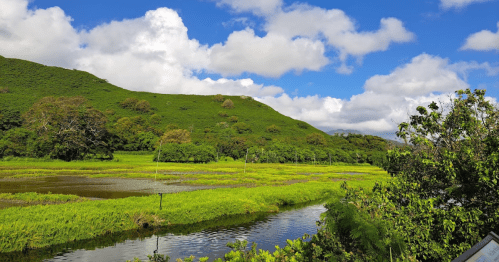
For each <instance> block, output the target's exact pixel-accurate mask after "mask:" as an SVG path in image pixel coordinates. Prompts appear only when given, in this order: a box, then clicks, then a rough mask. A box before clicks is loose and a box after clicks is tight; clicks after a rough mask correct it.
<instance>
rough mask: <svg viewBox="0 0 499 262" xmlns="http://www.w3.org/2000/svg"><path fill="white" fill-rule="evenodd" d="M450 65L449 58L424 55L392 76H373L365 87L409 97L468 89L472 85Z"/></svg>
mask: <svg viewBox="0 0 499 262" xmlns="http://www.w3.org/2000/svg"><path fill="white" fill-rule="evenodd" d="M447 66H448V60H447V59H443V58H440V57H437V56H431V55H428V54H421V55H419V56H416V57H414V58H413V59H412V61H411V62H410V63H408V64H406V65H404V66H402V67H398V68H396V69H395V70H394V71H393V72H391V73H390V74H389V75H375V76H373V77H371V78H369V79H368V80H367V81H366V83H365V85H364V88H365V89H366V90H368V91H374V92H377V93H387V94H390V93H391V94H395V93H396V94H399V95H406V96H417V95H427V94H429V93H431V92H451V91H453V90H457V89H466V88H468V87H469V85H468V84H467V83H466V82H464V81H463V80H462V79H461V78H459V76H458V75H457V73H456V72H454V71H452V70H450V69H449V68H447Z"/></svg>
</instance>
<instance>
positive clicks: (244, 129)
mask: <svg viewBox="0 0 499 262" xmlns="http://www.w3.org/2000/svg"><path fill="white" fill-rule="evenodd" d="M232 129H234V130H235V131H236V132H238V133H239V134H244V133H250V132H251V126H250V125H248V124H246V123H243V122H238V123H235V124H234V125H232Z"/></svg>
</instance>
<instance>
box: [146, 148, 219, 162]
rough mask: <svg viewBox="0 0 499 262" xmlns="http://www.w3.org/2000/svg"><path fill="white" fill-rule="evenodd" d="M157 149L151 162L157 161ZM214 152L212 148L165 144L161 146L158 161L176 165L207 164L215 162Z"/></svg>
mask: <svg viewBox="0 0 499 262" xmlns="http://www.w3.org/2000/svg"><path fill="white" fill-rule="evenodd" d="M158 153H159V148H158V149H156V151H155V152H154V158H153V160H157V156H158ZM216 155H217V153H216V151H215V148H213V147H212V146H207V145H194V144H191V143H186V144H165V145H162V146H161V153H160V154H159V161H161V162H176V163H186V162H194V163H208V162H210V161H215V159H216Z"/></svg>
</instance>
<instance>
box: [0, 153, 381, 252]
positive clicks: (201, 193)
mask: <svg viewBox="0 0 499 262" xmlns="http://www.w3.org/2000/svg"><path fill="white" fill-rule="evenodd" d="M151 156H152V155H132V154H121V155H120V154H116V158H117V160H118V161H114V162H109V161H101V162H86V161H78V162H59V161H55V162H26V161H23V160H19V161H13V160H11V161H3V162H2V163H1V164H2V167H1V168H0V178H10V179H19V178H21V177H25V178H27V179H33V178H37V177H44V176H59V175H65V176H67V175H76V176H86V177H90V178H91V177H120V178H145V179H151V180H152V179H154V177H156V179H158V180H175V181H182V182H183V183H186V184H190V185H230V186H234V187H230V188H218V189H211V190H198V191H192V192H181V193H175V194H165V195H163V208H162V209H161V210H160V209H159V196H158V195H150V196H145V197H128V198H122V199H109V200H100V201H83V202H72V203H71V202H70V203H65V204H60V205H35V206H29V207H11V208H6V209H3V210H2V211H1V212H0V221H2V222H1V223H0V252H11V251H22V250H27V249H34V248H41V247H47V246H51V245H55V244H62V243H67V242H71V241H76V240H83V239H92V238H94V237H96V236H102V235H105V234H109V233H113V232H121V231H125V230H132V229H137V228H141V227H146V226H147V227H156V226H168V225H170V226H171V225H189V224H194V223H199V222H203V221H210V220H214V219H220V218H222V217H226V216H230V215H237V214H254V213H258V212H277V211H278V210H279V207H281V206H283V205H292V204H297V203H304V202H308V201H312V200H318V199H325V198H331V197H334V198H339V197H341V195H340V194H341V193H340V192H343V191H342V190H340V184H341V183H340V182H339V180H347V182H348V184H349V185H350V186H354V187H357V186H361V187H364V188H370V187H372V186H374V184H375V182H382V181H387V180H389V179H390V177H389V176H388V174H387V173H386V171H384V170H382V169H380V168H378V167H373V166H369V165H357V166H347V165H342V164H339V165H331V166H325V165H322V166H321V165H303V164H298V165H296V164H253V163H248V164H247V166H246V173H244V171H243V170H244V162H238V161H232V162H219V163H209V164H175V163H160V164H159V169H158V174H157V175H156V174H155V171H156V163H155V162H153V161H151V159H152V157H151ZM350 172H355V173H364V174H360V175H359V174H356V175H349V174H338V173H350ZM2 195H3V196H4V197H12V196H16V197H19V198H24V199H29V198H32V199H36V198H44V197H47V196H45V195H40V194H38V195H33V194H31V193H28V194H25V195H18V194H14V195H9V194H2ZM49 197H53V196H49ZM55 199H59V200H61V199H63V197H62V196H59V195H58V196H57V197H55Z"/></svg>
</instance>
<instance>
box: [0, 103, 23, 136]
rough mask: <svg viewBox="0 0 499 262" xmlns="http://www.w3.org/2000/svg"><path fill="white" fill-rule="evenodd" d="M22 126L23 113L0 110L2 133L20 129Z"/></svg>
mask: <svg viewBox="0 0 499 262" xmlns="http://www.w3.org/2000/svg"><path fill="white" fill-rule="evenodd" d="M21 125H22V119H21V113H20V112H19V111H17V110H12V109H8V108H3V109H2V108H0V132H1V131H7V130H9V129H12V128H15V127H20V126H21Z"/></svg>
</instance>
